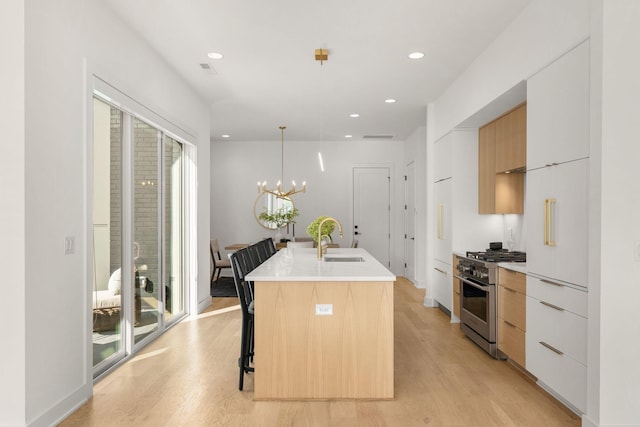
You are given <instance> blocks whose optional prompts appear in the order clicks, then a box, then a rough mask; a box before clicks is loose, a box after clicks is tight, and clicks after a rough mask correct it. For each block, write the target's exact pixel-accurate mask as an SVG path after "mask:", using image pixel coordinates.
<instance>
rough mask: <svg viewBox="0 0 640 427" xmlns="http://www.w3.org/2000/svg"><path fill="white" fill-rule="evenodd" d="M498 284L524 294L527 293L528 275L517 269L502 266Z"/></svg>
mask: <svg viewBox="0 0 640 427" xmlns="http://www.w3.org/2000/svg"><path fill="white" fill-rule="evenodd" d="M498 284H499V285H502V286H504V287H505V288H509V289H513V290H514V291H517V292H520V293H523V294H526V293H527V276H526V275H525V274H522V273H519V272H517V271H513V270H509V269H506V268H502V267H500V268H499V269H498Z"/></svg>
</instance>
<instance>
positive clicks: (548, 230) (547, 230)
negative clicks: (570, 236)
mask: <svg viewBox="0 0 640 427" xmlns="http://www.w3.org/2000/svg"><path fill="white" fill-rule="evenodd" d="M555 204H556V199H545V200H544V217H543V218H544V221H543V222H544V226H543V228H544V231H543V234H544V245H545V246H556V242H555V241H554V240H553V235H554V233H553V230H554V228H555V224H554V223H553V206H554V205H555Z"/></svg>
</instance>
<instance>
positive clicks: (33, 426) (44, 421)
mask: <svg viewBox="0 0 640 427" xmlns="http://www.w3.org/2000/svg"><path fill="white" fill-rule="evenodd" d="M92 394H93V381H91V382H90V383H89V384H85V385H83V386H82V387H80V388H78V389H77V390H76V391H74V392H73V393H71V394H70V395H69V396H67V397H66V398H65V399H63V400H61V401H60V402H58V403H57V404H56V405H55V406H53V407H51V408H50V409H49V410H47V411H46V412H44V413H42V414H40V416H38V417H37V418H35V419H34V420H31V421H28V423H27V425H28V426H29V427H49V426H55V425H58V424H60V422H62V420H64V419H65V418H67V417H68V416H69V415H71V414H72V413H74V412H75V411H76V410H77V409H78V408H80V407H81V406H82V405H84V404H85V403H86V402H87V401H88V400H89V398H90V397H91V395H92Z"/></svg>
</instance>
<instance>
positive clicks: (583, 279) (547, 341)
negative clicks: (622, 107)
mask: <svg viewBox="0 0 640 427" xmlns="http://www.w3.org/2000/svg"><path fill="white" fill-rule="evenodd" d="M527 170H528V172H527V179H526V182H527V184H526V201H525V214H526V216H525V222H526V225H525V228H526V230H527V333H526V369H527V370H528V371H529V372H531V373H532V374H533V375H534V376H536V377H537V378H538V381H539V384H540V385H541V386H543V387H545V388H546V389H547V390H549V391H550V392H551V393H552V394H554V395H556V396H557V397H559V398H560V399H561V400H563V401H564V402H565V403H567V404H568V405H570V406H571V407H573V408H574V409H576V410H578V411H580V412H583V413H584V412H585V410H586V397H587V396H586V387H587V386H586V383H587V332H588V328H587V289H586V288H587V284H588V253H587V252H588V215H587V214H588V203H589V199H588V188H589V42H584V43H582V44H581V45H579V46H577V47H576V48H574V49H573V50H571V51H570V52H568V53H567V54H566V55H564V56H562V57H561V58H559V59H558V60H556V61H554V62H553V63H551V64H550V65H549V66H547V67H546V68H544V69H543V70H541V71H540V72H538V73H537V74H536V75H534V76H533V77H531V78H530V79H529V80H528V81H527Z"/></svg>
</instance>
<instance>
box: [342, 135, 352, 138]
mask: <svg viewBox="0 0 640 427" xmlns="http://www.w3.org/2000/svg"><path fill="white" fill-rule="evenodd" d="M344 137H345V138H353V135H345V136H344Z"/></svg>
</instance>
